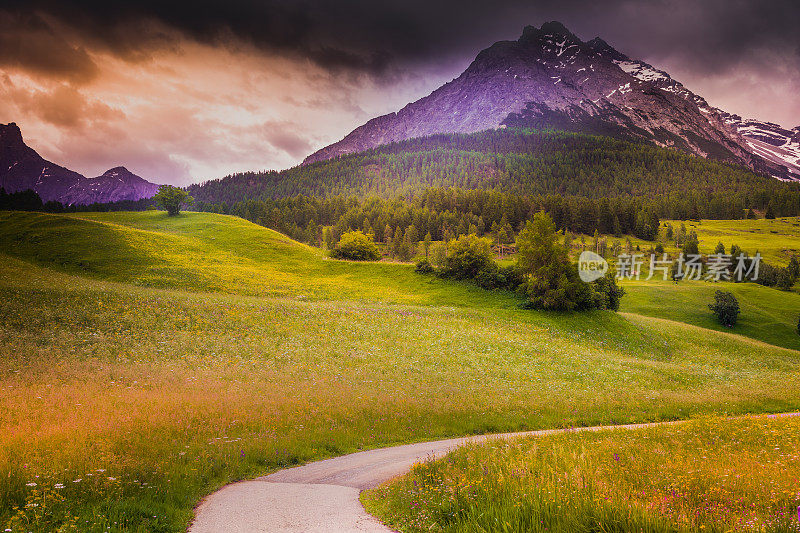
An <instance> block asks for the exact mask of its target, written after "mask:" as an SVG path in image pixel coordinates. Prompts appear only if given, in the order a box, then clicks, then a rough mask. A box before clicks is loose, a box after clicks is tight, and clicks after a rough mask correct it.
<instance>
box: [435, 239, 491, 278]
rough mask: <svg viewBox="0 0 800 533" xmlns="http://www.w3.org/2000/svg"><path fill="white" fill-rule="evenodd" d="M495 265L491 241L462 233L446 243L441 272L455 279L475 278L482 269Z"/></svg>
mask: <svg viewBox="0 0 800 533" xmlns="http://www.w3.org/2000/svg"><path fill="white" fill-rule="evenodd" d="M493 265H494V266H495V268H496V265H495V263H494V259H492V250H491V242H490V241H489V239H483V238H480V237H478V236H476V235H473V234H470V235H462V236H461V237H459V238H458V239H455V240H452V241H450V242H449V243H448V244H447V256H446V257H445V261H444V269H443V274H444V275H446V276H450V277H453V278H456V279H475V278H476V277H477V275H478V273H479V272H480V271H482V270H489V269H491V268H492V266H493Z"/></svg>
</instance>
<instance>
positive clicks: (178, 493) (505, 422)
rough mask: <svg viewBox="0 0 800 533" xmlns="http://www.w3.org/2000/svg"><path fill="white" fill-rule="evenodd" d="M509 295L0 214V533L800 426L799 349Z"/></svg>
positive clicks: (126, 220)
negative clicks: (752, 426) (585, 434)
mask: <svg viewBox="0 0 800 533" xmlns="http://www.w3.org/2000/svg"><path fill="white" fill-rule="evenodd" d="M631 290H633V288H631ZM312 298H313V299H314V301H308V300H310V299H312ZM517 301H518V299H517V297H516V296H514V295H510V294H506V293H496V292H487V291H482V290H480V289H477V288H475V287H472V286H470V285H468V284H462V283H455V282H452V283H451V282H444V281H441V280H437V279H434V278H431V277H426V276H420V275H417V274H415V273H414V272H413V269H412V267H411V266H410V265H398V264H386V263H375V264H353V263H346V262H335V261H328V260H324V259H323V257H322V255H321V253H320V252H318V251H316V250H314V249H312V248H308V247H306V246H303V245H300V244H297V243H295V242H293V241H290V240H289V239H287V238H285V237H283V236H281V235H279V234H277V233H275V232H272V231H269V230H266V229H264V228H262V227H260V226H256V225H254V224H249V223H247V222H245V221H242V220H240V219H236V218H233V217H224V216H219V215H211V214H193V213H190V214H186V215H183V216H181V217H178V218H172V219H170V218H167V217H166V216H165V215H164V214H163V213H159V212H147V213H117V214H87V215H80V216H55V215H41V214H31V213H0V393H1V394H2V395H3V409H2V412H0V529H11V531H12V532H14V533H17V532H20V531H25V532H27V531H35V532H37V533H38V532H51V531H57V530H59V529H61V530H65V531H66V530H69V528H70V527H71V526H70V525H76V528H77V529H78V530H81V531H97V532H100V531H126V532H131V531H135V532H145V531H146V532H176V531H183V530H185V527H186V525H187V523H188V522H189V520H190V519H191V516H192V509H193V507H194V506H195V505H196V504H197V502H198V501H199V499H200V498H202V496H204V495H205V494H208V493H209V492H211V491H212V490H214V489H216V488H218V487H219V486H221V485H222V484H224V483H227V482H230V481H234V480H237V479H243V478H248V477H254V476H257V475H261V474H264V473H267V472H269V471H271V470H274V469H277V468H282V467H286V466H289V465H292V464H296V463H298V462H304V461H308V460H312V459H317V458H322V457H328V456H331V455H338V454H343V453H347V452H351V451H356V450H358V449H363V448H367V447H376V446H383V445H387V444H391V443H401V442H410V441H419V440H429V439H435V438H441V437H446V436H454V435H464V434H470V433H482V432H487V431H508V430H517V429H525V428H531V429H533V428H546V427H560V426H569V425H587V424H600V423H615V422H633V421H644V420H666V419H675V418H686V417H692V416H699V415H704V414H712V413H743V412H776V411H786V410H795V409H798V408H800V396H798V392H797V387H794V386H787V384H792V383H796V381H797V376H798V375H800V358H799V357H798V352H797V351H794V350H788V349H784V348H780V347H777V346H772V345H770V344H765V343H763V342H760V341H758V340H754V339H751V338H748V337H744V336H741V335H736V334H731V333H727V332H718V331H713V330H711V329H704V328H700V327H698V326H695V325H689V324H682V323H679V322H674V321H670V320H663V319H658V318H650V317H645V316H641V315H636V314H623V313H621V314H617V313H610V312H591V313H581V314H554V313H537V312H531V311H523V310H520V309H517V308H516V307H515V304H516V302H517ZM689 318H690V319H691V317H689ZM73 529H75V528H73Z"/></svg>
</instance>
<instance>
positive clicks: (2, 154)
mask: <svg viewBox="0 0 800 533" xmlns="http://www.w3.org/2000/svg"><path fill="white" fill-rule="evenodd" d="M0 187H2V188H3V189H5V190H6V192H17V191H24V190H27V189H31V190H33V191H36V193H37V194H38V195H39V196H40V197H41V199H42V200H43V201H45V202H49V201H57V202H61V203H62V204H65V205H73V204H83V205H89V204H93V203H107V202H117V201H121V200H140V199H142V198H149V197H151V196H153V195H154V194H155V193H156V191H158V187H159V186H158V185H156V184H155V183H151V182H149V181H147V180H145V179H144V178H141V177H139V176H137V175H135V174H133V173H132V172H130V171H129V170H128V169H126V168H125V167H116V168H112V169H110V170H107V171H106V172H105V173H103V175H102V176H98V177H96V178H87V177H85V176H83V175H81V174H79V173H77V172H74V171H72V170H69V169H67V168H64V167H62V166H59V165H56V164H55V163H51V162H50V161H47V160H46V159H44V158H42V157H41V156H40V155H39V154H38V153H36V151H35V150H33V149H32V148H30V147H29V146H27V145H26V144H25V142H24V141H23V139H22V132H21V131H20V129H19V127H18V126H17V125H16V124H15V123H13V122H11V123H10V124H5V125H4V124H0Z"/></svg>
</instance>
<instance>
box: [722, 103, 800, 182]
mask: <svg viewBox="0 0 800 533" xmlns="http://www.w3.org/2000/svg"><path fill="white" fill-rule="evenodd" d="M720 114H721V115H722V117H723V119H724V120H725V123H726V124H728V125H729V126H731V127H732V128H735V129H736V131H737V132H738V133H739V134H740V135H741V136H743V137H744V138H745V142H746V143H747V145H748V146H749V147H750V150H751V151H752V152H754V153H755V154H758V155H760V156H761V157H763V158H764V159H766V160H768V161H771V162H773V163H775V164H776V165H779V166H783V167H785V169H786V172H785V174H782V175H776V177H779V178H782V179H792V180H800V126H797V127H796V128H794V129H791V130H788V129H786V128H783V127H781V126H779V125H778V124H775V123H773V122H762V121H760V120H755V119H743V118H742V117H741V116H739V115H734V114H731V113H725V112H722V111H720Z"/></svg>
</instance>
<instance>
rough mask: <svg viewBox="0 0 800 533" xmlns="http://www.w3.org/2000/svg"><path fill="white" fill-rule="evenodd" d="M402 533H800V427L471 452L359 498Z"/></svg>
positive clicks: (715, 426) (578, 437) (757, 422)
mask: <svg viewBox="0 0 800 533" xmlns="http://www.w3.org/2000/svg"><path fill="white" fill-rule="evenodd" d="M362 501H363V502H364V503H365V505H366V507H367V509H368V510H370V511H371V512H372V513H373V514H376V515H377V516H379V517H380V518H382V519H383V520H384V521H386V522H387V523H388V524H390V525H392V526H394V527H395V528H396V529H398V530H399V531H403V532H417V531H420V532H421V531H441V532H485V531H504V532H511V531H520V532H522V531H525V532H536V531H549V532H565V533H566V532H577V531H636V532H644V533H651V532H652V533H661V532H675V533H678V532H681V533H683V532H687V533H688V532H715V533H716V532H719V533H726V532H745V531H746V532H751V531H758V532H797V531H800V418H799V417H787V418H768V417H747V418H744V419H732V420H726V419H724V418H707V419H703V420H696V421H691V422H687V423H682V424H677V425H671V426H661V427H656V428H647V429H635V430H604V431H601V432H565V433H559V434H556V435H551V436H545V437H531V438H525V439H520V440H515V441H492V442H490V443H487V444H481V445H468V446H465V447H463V448H460V449H457V450H455V451H454V452H452V453H450V454H448V455H447V456H446V457H444V458H439V459H438V460H429V461H427V462H425V463H422V464H417V465H415V466H414V467H413V468H412V470H411V472H410V473H409V474H407V475H405V476H403V477H401V478H399V479H397V480H394V481H392V482H390V483H388V484H386V485H384V486H382V487H379V488H377V489H374V490H372V491H370V492H368V493H365V494H363V495H362Z"/></svg>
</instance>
